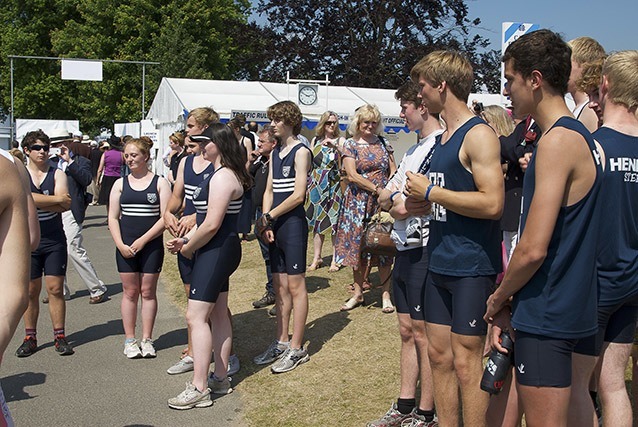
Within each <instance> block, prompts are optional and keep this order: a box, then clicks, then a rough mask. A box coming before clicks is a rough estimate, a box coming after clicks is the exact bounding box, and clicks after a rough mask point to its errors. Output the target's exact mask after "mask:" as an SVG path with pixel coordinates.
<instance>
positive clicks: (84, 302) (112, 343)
mask: <svg viewBox="0 0 638 427" xmlns="http://www.w3.org/2000/svg"><path fill="white" fill-rule="evenodd" d="M104 211H105V209H104V207H89V210H88V212H87V220H86V222H85V223H84V227H85V228H84V231H83V235H84V243H85V247H86V248H87V250H88V252H89V256H90V258H91V260H92V262H93V264H94V266H95V268H96V269H97V271H98V275H99V276H100V278H101V279H102V280H103V281H104V282H105V283H106V284H107V287H108V290H109V291H108V292H109V295H110V297H111V299H110V300H109V301H107V302H105V303H102V304H98V305H89V302H88V301H89V299H88V291H87V290H86V288H84V285H83V284H82V283H80V281H79V277H78V276H77V274H76V273H75V271H73V269H72V268H70V271H69V285H70V288H71V292H72V293H73V299H72V300H71V301H68V302H67V328H66V330H67V336H68V338H69V340H70V342H71V344H72V345H73V346H74V348H75V351H76V353H75V354H74V355H73V356H67V357H61V356H58V355H57V354H56V353H55V351H54V349H53V346H52V342H51V335H52V332H51V320H50V318H49V315H48V310H47V308H46V306H44V305H41V312H40V319H39V323H38V343H39V344H40V350H39V351H38V352H37V353H35V354H34V355H33V356H31V357H28V358H23V359H19V358H17V357H15V355H14V352H15V349H16V348H17V347H18V346H19V345H20V343H21V341H22V339H23V337H24V329H23V328H24V326H23V325H22V324H20V326H18V330H17V332H16V334H15V336H14V338H13V340H12V342H11V344H10V345H9V348H8V349H7V352H6V354H5V355H4V360H3V362H2V368H1V370H0V383H1V384H2V388H3V390H4V394H5V397H6V399H7V402H8V406H9V409H10V410H11V412H12V415H13V417H14V420H15V422H16V425H17V426H46V425H52V426H96V427H97V426H195V425H209V426H233V427H234V426H242V425H244V423H243V421H242V416H241V402H240V396H239V394H238V393H237V392H234V393H232V394H230V395H228V396H224V397H221V398H218V399H216V400H215V403H214V405H213V406H212V407H210V408H201V409H197V408H196V409H191V410H189V411H176V410H172V409H170V408H168V406H167V404H166V400H167V399H168V398H169V397H173V396H175V395H177V394H178V393H179V392H180V391H182V390H183V389H184V385H185V382H186V381H188V380H190V379H191V373H188V374H182V375H177V376H171V375H167V374H166V369H167V368H168V367H169V366H170V365H171V364H172V363H173V362H175V361H176V360H177V359H176V358H177V357H178V355H179V353H180V351H181V349H182V348H183V347H184V345H185V343H186V332H185V323H184V319H183V317H182V315H181V314H180V312H179V311H178V310H177V308H175V307H174V306H172V305H171V304H170V302H169V300H168V297H167V295H166V293H165V291H164V287H163V286H162V284H161V282H160V286H159V289H158V300H159V311H158V315H157V321H156V324H155V333H154V335H155V347H156V349H157V358H155V359H137V360H128V359H126V357H125V356H124V355H123V354H122V350H123V345H124V344H123V343H124V335H123V334H124V331H123V329H122V322H121V320H120V302H121V297H122V285H121V283H120V279H119V275H118V274H117V271H116V268H115V255H114V253H115V249H114V248H115V246H114V244H113V240H112V239H111V235H110V234H109V232H108V230H107V228H106V226H105V225H101V224H102V222H103V221H104V220H105V213H104ZM138 329H139V330H141V325H140V323H139V321H138ZM140 338H141V337H138V339H140Z"/></svg>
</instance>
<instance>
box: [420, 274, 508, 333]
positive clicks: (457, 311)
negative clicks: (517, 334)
mask: <svg viewBox="0 0 638 427" xmlns="http://www.w3.org/2000/svg"><path fill="white" fill-rule="evenodd" d="M495 280H496V276H477V277H454V276H445V275H442V274H437V273H432V272H430V274H429V275H428V279H427V284H426V287H425V320H426V322H428V323H434V324H438V325H448V326H451V327H452V332H454V333H455V334H459V335H470V336H481V335H485V334H487V323H485V321H484V320H483V315H484V314H485V303H486V302H487V299H488V298H489V296H490V294H491V293H492V289H493V288H494V283H495Z"/></svg>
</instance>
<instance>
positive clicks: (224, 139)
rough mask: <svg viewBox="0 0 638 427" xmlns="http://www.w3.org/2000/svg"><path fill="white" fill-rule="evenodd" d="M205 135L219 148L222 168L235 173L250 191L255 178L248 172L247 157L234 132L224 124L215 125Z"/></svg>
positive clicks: (245, 188)
mask: <svg viewBox="0 0 638 427" xmlns="http://www.w3.org/2000/svg"><path fill="white" fill-rule="evenodd" d="M204 135H206V136H207V137H209V138H210V141H212V143H213V144H215V145H216V146H217V151H218V152H219V157H220V161H221V164H222V166H224V167H227V168H228V169H230V170H231V171H233V172H234V173H235V175H236V176H237V178H238V179H239V181H240V182H241V184H242V186H243V187H244V190H247V189H249V188H250V187H251V186H252V183H253V178H252V177H251V176H250V174H249V173H248V171H247V170H246V157H245V155H244V151H243V149H242V147H241V146H240V145H239V144H237V138H235V134H234V133H233V130H232V129H231V128H230V127H228V126H226V125H225V124H223V123H213V124H212V125H210V126H209V127H208V128H207V129H206V130H205V131H204ZM202 145H203V144H202Z"/></svg>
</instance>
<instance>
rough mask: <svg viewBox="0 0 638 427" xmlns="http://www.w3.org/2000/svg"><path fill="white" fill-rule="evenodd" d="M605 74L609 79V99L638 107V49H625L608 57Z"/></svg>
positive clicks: (631, 106) (604, 68) (631, 107)
mask: <svg viewBox="0 0 638 427" xmlns="http://www.w3.org/2000/svg"><path fill="white" fill-rule="evenodd" d="M602 73H603V76H606V77H607V80H608V81H609V95H608V96H609V100H610V101H611V102H612V103H614V104H622V105H625V106H626V107H627V108H629V109H630V110H631V109H636V108H637V107H638V50H623V51H621V52H616V53H614V54H612V55H610V56H609V58H607V60H606V61H605V63H604V64H603V70H602Z"/></svg>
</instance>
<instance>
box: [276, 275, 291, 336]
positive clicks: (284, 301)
mask: <svg viewBox="0 0 638 427" xmlns="http://www.w3.org/2000/svg"><path fill="white" fill-rule="evenodd" d="M272 283H273V287H274V288H275V305H276V306H277V310H276V313H277V317H276V318H277V339H278V340H279V341H281V342H288V341H289V339H290V334H289V330H288V329H289V327H290V313H291V312H292V297H291V296H290V292H289V291H288V275H287V274H285V273H273V274H272Z"/></svg>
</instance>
